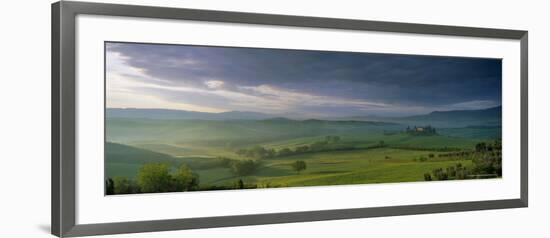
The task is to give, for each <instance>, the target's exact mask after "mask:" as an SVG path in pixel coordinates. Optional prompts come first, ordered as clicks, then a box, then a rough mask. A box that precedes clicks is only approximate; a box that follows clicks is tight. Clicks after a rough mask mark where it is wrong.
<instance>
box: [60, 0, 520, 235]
mask: <svg viewBox="0 0 550 238" xmlns="http://www.w3.org/2000/svg"><path fill="white" fill-rule="evenodd" d="M78 14H90V15H103V16H124V17H142V18H160V19H176V20H194V21H210V22H221V23H245V24H260V25H278V26H297V27H313V28H327V29H345V30H359V31H378V32H397V33H413V34H431V35H447V36H465V37H483V38H495V39H512V40H519V41H520V51H521V52H520V60H521V66H520V70H521V73H520V74H521V79H520V80H521V88H520V90H521V158H520V159H521V168H520V170H521V182H520V185H521V189H520V190H521V194H520V198H519V199H506V200H491V201H474V202H457V203H439V204H427V205H406V206H389V207H374V208H357V209H337V210H319V211H306V212H289V213H270V214H253V215H238V216H219V217H203V218H185V219H169V220H151V221H135V222H117V223H98V224H80V225H78V224H76V221H75V220H76V203H75V200H76V199H75V198H76V197H75V195H76V183H75V178H76V171H75V170H76V168H75V162H76V160H75V155H76V153H75V152H76V151H75V139H76V134H75V132H76V128H75V125H76V123H75V119H76V118H75V115H76V114H75V112H76V104H75V99H76V95H75V92H76V90H75V83H76V82H75V66H76V65H75V30H76V29H75V20H76V16H77V15H78ZM51 17H52V19H51V24H52V25H51V27H52V29H51V50H52V53H51V67H52V70H51V93H52V96H51V103H52V104H51V108H52V109H51V110H52V111H51V123H52V124H51V128H52V129H51V130H52V131H51V140H52V142H51V143H52V148H51V182H52V188H51V233H52V234H53V235H56V236H59V237H75V236H89V235H105V234H120V233H132V232H152V231H168V230H183V229H198V228H212V227H228V226H245V225H260V224H277V223H288V222H307V221H322V220H336V219H352V218H367V217H381V216H398V215H414V214H427V213H443V212H460V211H474V210H487V209H504V208H520V207H527V206H528V92H527V91H528V32H527V31H521V30H505V29H490V28H473V27H460V26H444V25H428V24H411V23H397V22H382V21H365V20H351V19H335V18H319V17H303V16H289V15H272V14H256V13H241V12H226V11H210V10H195V9H181V8H167V7H151V6H137V5H120V4H104V3H87V2H68V1H61V2H56V3H53V4H52V6H51Z"/></svg>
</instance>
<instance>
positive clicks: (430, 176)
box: [424, 173, 432, 181]
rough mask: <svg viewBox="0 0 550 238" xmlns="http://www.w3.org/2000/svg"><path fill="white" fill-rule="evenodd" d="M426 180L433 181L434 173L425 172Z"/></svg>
mask: <svg viewBox="0 0 550 238" xmlns="http://www.w3.org/2000/svg"><path fill="white" fill-rule="evenodd" d="M424 181H432V175H431V174H430V173H425V174H424Z"/></svg>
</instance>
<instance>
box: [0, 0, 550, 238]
mask: <svg viewBox="0 0 550 238" xmlns="http://www.w3.org/2000/svg"><path fill="white" fill-rule="evenodd" d="M106 2H115V3H129V2H132V3H139V4H143V5H147V4H151V3H155V4H156V5H163V6H177V7H186V8H199V9H215V10H229V11H245V12H261V13H275V14H290V15H309V16H322V17H336V18H355V19H367V20H384V21H401V22H414V23H430V24H445V25H464V26H476V27H491V28H510V29H522V30H529V38H530V39H529V40H530V41H529V47H530V51H529V54H530V55H529V61H530V62H529V63H530V65H529V70H530V72H529V74H530V78H529V80H530V85H529V88H530V113H529V114H530V115H529V117H530V119H529V120H530V121H529V123H530V157H529V159H530V162H529V166H530V169H529V179H530V188H529V189H530V206H529V208H524V209H508V210H493V211H479V212H461V213H448V214H430V215H415V216H400V217H384V218H370V219H354V220H340V221H325V222H308V223H293V224H282V225H262V226H247V227H233V228H216V229H205V230H191V231H174V232H160V233H142V234H130V235H118V236H113V237H239V238H245V237H295V236H299V235H301V236H304V235H305V236H306V237H334V236H351V237H365V236H372V237H398V236H405V237H426V236H434V235H442V236H445V237H448V238H451V237H521V236H528V237H547V236H548V234H549V233H550V232H549V231H548V230H547V227H545V225H548V219H547V217H548V213H549V212H550V176H549V175H547V171H548V169H547V168H549V167H550V158H547V156H546V154H547V153H546V152H545V150H544V146H545V141H546V140H545V139H546V135H548V134H550V129H548V128H549V127H548V126H545V124H544V122H546V121H548V120H549V119H550V118H549V117H550V113H549V112H548V110H547V108H548V107H547V106H546V104H547V101H549V100H550V94H549V93H547V91H548V90H550V85H549V84H550V81H549V79H550V72H549V71H548V65H549V63H548V62H549V61H548V56H547V55H548V54H550V46H549V42H550V25H549V24H548V23H545V21H546V22H549V21H550V17H549V16H548V10H549V7H548V6H547V5H548V4H547V3H546V2H545V1H503V0H485V1H475V0H460V1H457V0H452V1H450V0H449V1H439V0H429V1H427V0H426V1H424V0H415V1H408V0H385V1H377V2H376V3H375V2H374V1H373V2H367V1H348V0H338V1H319V0H317V1H315V0H311V1H309V0H302V1H297V0H277V1H254V0H232V1H214V0H196V1H184V0H179V1H176V0H172V1H168V0H156V1H153V0H133V1H129V0H126V1H106ZM50 3H51V1H44V0H20V1H6V2H4V4H3V6H2V14H0V17H1V21H0V24H1V27H0V32H1V34H2V37H1V38H0V41H1V44H0V47H1V48H0V60H1V64H0V65H1V66H2V67H1V70H0V80H1V81H0V85H1V86H0V104H1V106H0V108H1V110H0V112H1V116H0V120H1V123H0V145H1V146H0V148H1V149H0V161H1V162H0V191H1V192H0V193H1V195H0V224H2V225H0V237H50V235H49V229H50V228H49V226H50Z"/></svg>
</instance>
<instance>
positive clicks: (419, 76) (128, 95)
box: [105, 43, 502, 118]
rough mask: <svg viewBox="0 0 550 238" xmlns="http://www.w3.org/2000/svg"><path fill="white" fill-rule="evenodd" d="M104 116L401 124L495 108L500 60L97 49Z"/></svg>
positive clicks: (127, 46) (160, 47) (157, 47)
mask: <svg viewBox="0 0 550 238" xmlns="http://www.w3.org/2000/svg"><path fill="white" fill-rule="evenodd" d="M105 54H106V90H107V92H106V93H107V95H106V96H107V107H108V108H164V109H179V110H188V111H200V112H226V111H253V112H262V113H269V114H274V115H279V116H287V117H295V118H314V117H315V118H329V117H347V116H407V115H418V114H425V113H429V112H432V111H448V110H475V109H484V108H490V107H495V106H499V105H500V104H501V91H502V84H501V78H502V73H501V60H500V59H482V58H459V57H440V56H417V55H397V54H371V53H353V52H329V51H305V50H288V49H262V48H235V47H212V46H191V45H166V44H139V43H106V47H105Z"/></svg>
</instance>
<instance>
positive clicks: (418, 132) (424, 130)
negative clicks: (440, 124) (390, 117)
mask: <svg viewBox="0 0 550 238" xmlns="http://www.w3.org/2000/svg"><path fill="white" fill-rule="evenodd" d="M404 132H405V133H407V134H409V135H414V136H433V135H437V131H436V130H435V127H432V126H430V125H428V126H423V127H417V126H414V127H413V128H411V127H408V126H407V128H406V129H405V131H404Z"/></svg>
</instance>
